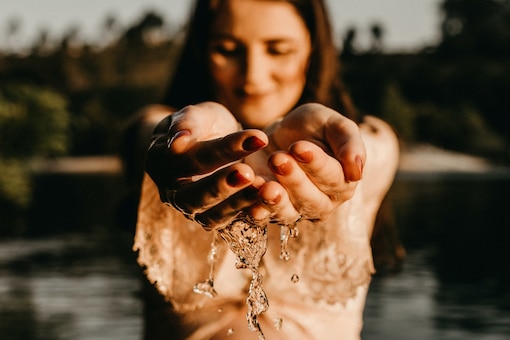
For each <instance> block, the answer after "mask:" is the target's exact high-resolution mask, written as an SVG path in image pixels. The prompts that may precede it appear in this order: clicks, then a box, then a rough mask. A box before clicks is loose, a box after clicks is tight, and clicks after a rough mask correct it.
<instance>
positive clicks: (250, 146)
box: [243, 136, 266, 151]
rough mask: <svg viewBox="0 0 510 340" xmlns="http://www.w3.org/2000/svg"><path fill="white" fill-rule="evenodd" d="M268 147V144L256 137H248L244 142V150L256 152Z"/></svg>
mask: <svg viewBox="0 0 510 340" xmlns="http://www.w3.org/2000/svg"><path fill="white" fill-rule="evenodd" d="M264 146H266V143H265V142H264V141H263V140H261V139H260V138H258V137H256V136H251V137H248V138H246V139H245V140H244V142H243V150H246V151H256V150H259V149H261V148H263V147H264Z"/></svg>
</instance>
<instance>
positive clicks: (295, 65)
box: [279, 61, 307, 90]
mask: <svg viewBox="0 0 510 340" xmlns="http://www.w3.org/2000/svg"><path fill="white" fill-rule="evenodd" d="M306 71H307V66H306V63H304V62H301V61H295V62H289V63H286V64H282V65H281V67H280V68H279V78H280V81H281V82H282V83H285V85H287V86H289V88H292V89H294V90H295V89H298V88H300V89H301V90H302V89H303V88H304V86H305V82H306Z"/></svg>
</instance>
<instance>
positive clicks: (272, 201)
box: [263, 194, 282, 205]
mask: <svg viewBox="0 0 510 340" xmlns="http://www.w3.org/2000/svg"><path fill="white" fill-rule="evenodd" d="M281 200H282V196H281V195H280V194H278V195H276V196H275V197H274V198H273V199H265V200H264V201H263V202H264V203H265V204H270V205H273V204H278V203H280V201H281Z"/></svg>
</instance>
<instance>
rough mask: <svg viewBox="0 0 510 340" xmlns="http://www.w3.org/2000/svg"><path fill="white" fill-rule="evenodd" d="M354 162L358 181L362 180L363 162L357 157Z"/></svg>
mask: <svg viewBox="0 0 510 340" xmlns="http://www.w3.org/2000/svg"><path fill="white" fill-rule="evenodd" d="M354 161H355V162H356V166H357V167H358V171H359V179H361V178H363V160H362V159H361V156H359V155H357V156H356V158H355V159H354Z"/></svg>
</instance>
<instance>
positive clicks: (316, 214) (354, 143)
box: [246, 104, 366, 224]
mask: <svg viewBox="0 0 510 340" xmlns="http://www.w3.org/2000/svg"><path fill="white" fill-rule="evenodd" d="M266 132H267V134H268V136H269V137H270V141H271V144H270V147H269V150H272V153H271V154H270V155H269V158H268V161H267V164H268V168H269V169H270V170H271V172H272V176H273V179H274V180H271V181H268V182H267V183H266V184H265V185H264V186H263V187H262V188H261V189H260V191H259V196H260V197H261V202H262V203H261V204H259V205H255V206H253V207H252V209H251V214H252V216H253V217H255V218H256V219H262V218H267V216H270V218H271V220H272V221H274V222H278V223H282V224H289V223H293V222H295V221H296V220H297V219H299V218H301V217H303V218H306V219H309V220H323V219H326V218H327V217H328V216H329V215H330V214H331V213H332V212H333V211H334V210H335V209H336V208H337V207H338V206H339V205H340V204H342V203H343V202H345V201H347V200H349V199H350V198H351V197H352V196H353V194H354V192H355V190H356V186H357V182H358V181H359V180H360V179H361V178H362V173H363V166H364V164H365V157H366V153H365V147H364V143H363V140H362V138H361V134H360V131H359V128H358V126H357V124H356V123H355V122H353V121H352V120H350V119H348V118H346V117H344V116H342V115H341V114H339V113H338V112H336V111H334V110H332V109H329V108H327V107H325V106H323V105H320V104H305V105H302V106H300V107H298V108H296V109H295V110H294V111H292V112H290V113H289V114H287V115H286V116H285V118H284V119H283V120H282V121H280V122H278V123H276V124H274V125H273V126H271V127H269V128H268V129H267V131H266ZM266 155H267V154H266ZM253 156H254V157H253V158H252V157H248V158H247V159H246V162H247V163H248V164H250V163H253V165H252V167H253V168H254V169H257V165H256V163H260V154H259V155H258V160H257V159H255V158H256V157H257V155H256V154H255V155H253ZM259 168H260V166H259ZM259 171H260V172H263V171H264V170H259ZM266 171H267V170H266ZM266 175H267V174H266Z"/></svg>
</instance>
